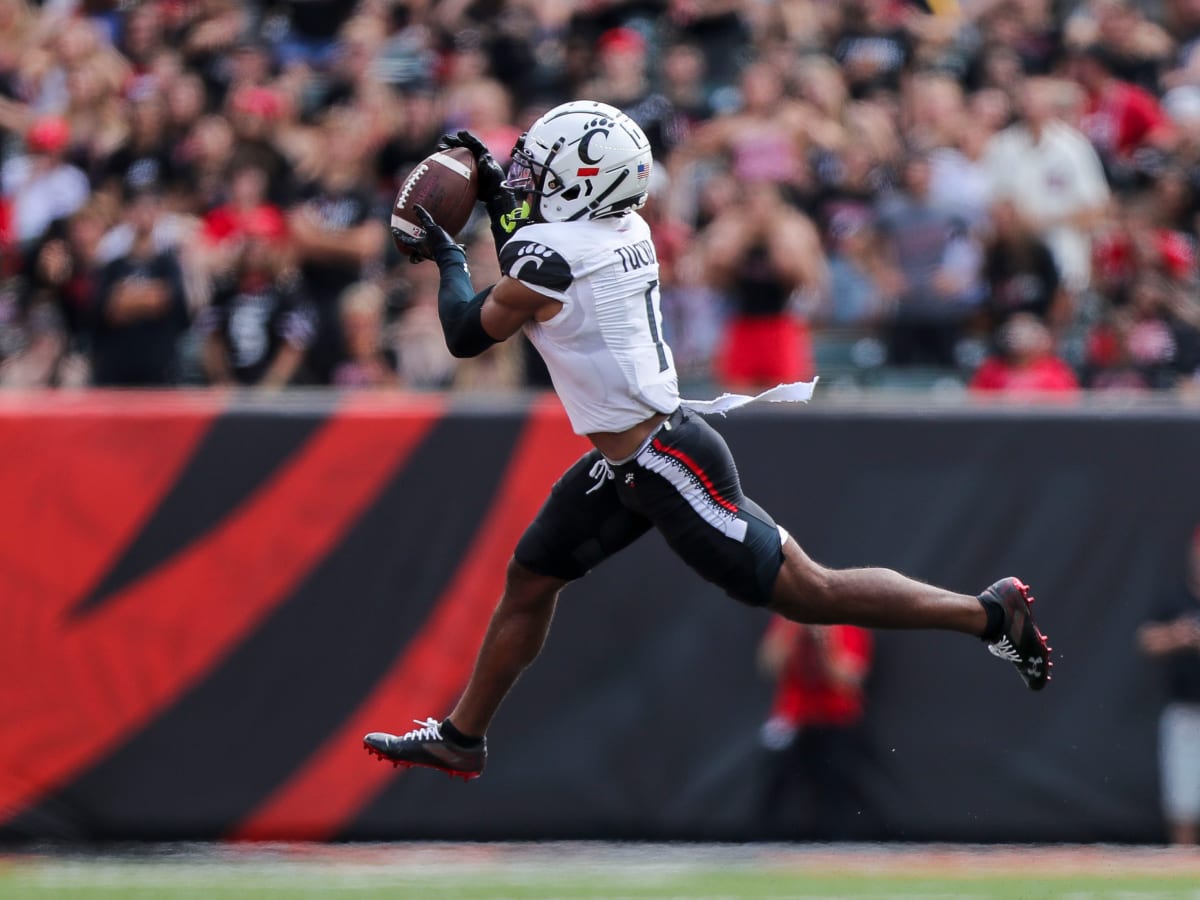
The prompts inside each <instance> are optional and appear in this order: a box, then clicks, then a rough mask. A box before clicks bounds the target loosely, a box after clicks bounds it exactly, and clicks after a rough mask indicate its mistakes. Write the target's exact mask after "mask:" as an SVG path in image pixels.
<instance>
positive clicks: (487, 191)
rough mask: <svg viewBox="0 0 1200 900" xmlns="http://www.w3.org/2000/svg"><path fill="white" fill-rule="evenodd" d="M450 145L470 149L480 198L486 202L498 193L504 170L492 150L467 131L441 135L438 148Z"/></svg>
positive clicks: (446, 147)
mask: <svg viewBox="0 0 1200 900" xmlns="http://www.w3.org/2000/svg"><path fill="white" fill-rule="evenodd" d="M451 147H462V148H464V149H466V150H469V151H471V155H472V156H474V157H475V167H476V169H477V171H478V178H479V199H480V200H482V201H483V202H484V203H487V202H488V201H489V200H491V199H492V198H493V197H495V196H496V195H497V194H499V193H500V190H501V188H502V187H503V185H504V178H505V174H504V170H503V169H502V168H500V163H498V162H496V158H495V157H494V156H492V152H491V151H490V150H488V148H487V146H486V145H485V144H484V143H483V141H481V140H480V139H479V138H477V137H475V135H473V134H471V132H469V131H460V132H459V133H458V134H444V135H442V139H441V140H440V141H438V149H439V150H448V149H450V148H451Z"/></svg>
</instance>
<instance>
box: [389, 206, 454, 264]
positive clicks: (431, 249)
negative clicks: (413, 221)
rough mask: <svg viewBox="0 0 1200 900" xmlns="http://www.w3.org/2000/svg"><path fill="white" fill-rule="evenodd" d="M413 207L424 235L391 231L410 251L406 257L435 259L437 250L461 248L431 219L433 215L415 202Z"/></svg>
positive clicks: (411, 259)
mask: <svg viewBox="0 0 1200 900" xmlns="http://www.w3.org/2000/svg"><path fill="white" fill-rule="evenodd" d="M413 209H414V210H415V211H416V213H417V221H419V222H420V223H421V227H422V228H423V229H425V236H424V237H421V238H414V237H412V236H411V235H408V234H405V233H403V232H400V231H393V232H392V233H393V234H395V235H396V237H398V238H399V239H400V240H401V241H403V242H404V244H405V246H407V247H408V248H409V249H410V250H411V251H412V253H411V254H410V255H409V257H408V258H409V260H410V261H411V262H414V263H419V262H423V261H424V260H427V259H437V258H438V252H439V251H441V250H446V249H449V248H451V247H453V248H455V249H458V250H461V249H462V248H461V247H459V245H458V244H456V243H455V242H454V238H452V237H450V235H449V233H448V232H447V231H446V229H445V228H443V227H442V226H441V225H439V224H438V223H437V222H435V221H434V220H433V216H431V215H430V214H429V212H428V211H427V210H426V209H425V207H423V206H421V204H419V203H417V204H414V205H413Z"/></svg>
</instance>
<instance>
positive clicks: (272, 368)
mask: <svg viewBox="0 0 1200 900" xmlns="http://www.w3.org/2000/svg"><path fill="white" fill-rule="evenodd" d="M252 171H253V170H252ZM237 229H238V230H237V233H236V235H235V236H234V237H231V238H227V239H226V241H225V243H226V244H227V245H229V246H231V248H232V249H231V256H230V257H229V264H228V267H227V268H226V269H225V270H224V271H222V272H220V273H219V275H218V278H217V281H216V284H215V285H214V290H213V296H212V302H211V305H210V306H208V307H207V308H206V309H205V310H204V312H203V314H202V317H201V321H200V323H199V328H200V332H201V334H202V335H203V336H204V338H205V346H204V368H205V373H206V374H207V376H208V379H209V381H210V382H211V383H212V384H218V385H234V384H240V385H259V386H261V387H267V388H281V387H285V386H286V385H288V384H289V383H291V382H292V381H293V379H295V378H296V376H297V374H298V373H299V372H300V370H301V366H302V364H303V362H304V354H305V352H306V351H307V349H308V347H309V345H310V344H311V343H312V341H313V338H314V336H315V334H316V329H317V315H316V311H315V309H314V308H313V305H312V303H311V301H310V300H309V299H308V298H307V297H305V296H304V294H303V292H302V290H301V285H300V278H299V275H298V273H297V272H296V271H295V269H294V268H293V267H291V266H290V265H289V260H288V258H287V245H286V237H287V232H286V229H285V227H284V223H283V219H282V217H281V216H280V215H279V214H278V212H277V211H275V210H273V209H271V208H270V207H256V208H251V209H248V210H246V211H244V212H242V213H241V215H240V217H239V220H238V222H237Z"/></svg>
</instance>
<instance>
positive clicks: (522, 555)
mask: <svg viewBox="0 0 1200 900" xmlns="http://www.w3.org/2000/svg"><path fill="white" fill-rule="evenodd" d="M651 528H657V529H658V530H659V531H660V532H661V533H662V535H663V537H664V538H666V541H667V544H668V545H670V547H671V549H672V550H674V551H675V552H676V553H677V554H678V555H679V556H680V557H681V558H682V559H683V561H684V562H686V563H687V564H688V565H689V566H691V568H692V569H694V570H695V571H696V572H697V573H698V574H699V575H700V576H701V577H702V578H704V579H705V580H706V581H710V582H712V583H713V584H716V585H719V586H720V587H722V588H724V590H725V591H726V592H727V593H728V594H729V595H730V596H732V597H734V598H735V599H737V600H741V601H742V602H744V603H749V604H752V605H755V606H762V605H765V604H766V603H767V601H768V600H770V597H771V589H772V587H773V586H774V584H775V578H776V576H777V575H778V574H779V569H780V566H782V565H783V543H782V539H783V534H782V532H781V530H780V528H779V526H777V525H776V524H775V522H774V520H772V519H771V517H770V516H769V515H767V513H765V512H764V511H763V510H762V509H761V508H760V507H759V506H758V504H756V503H755V502H754V501H753V500H751V499H750V498H748V497H746V496H745V495H744V494H743V493H742V486H741V481H740V480H739V479H738V473H737V466H736V465H735V464H734V461H733V455H732V454H731V453H730V452H729V447H728V446H727V445H726V444H725V439H724V438H722V437H721V435H720V434H718V433H717V432H716V431H715V430H714V429H713V428H712V427H711V426H710V425H709V424H708V423H707V422H705V421H704V420H703V419H702V418H700V416H699V415H697V414H696V413H693V412H691V411H690V410H687V409H684V408H682V407H681V408H680V409H678V410H676V411H675V412H674V413H673V414H672V415H671V416H670V418H668V419H667V421H666V422H664V423H663V424H662V426H661V427H660V428H659V430H658V431H657V432H655V434H654V435H653V436H652V437H651V439H650V440H649V441H648V442H647V443H646V444H645V445H644V446H643V447H642V448H641V449H640V450H639V451H638V452H637V453H636V454H634V455H633V456H632V457H631V458H629V459H628V460H622V461H620V462H619V463H612V464H610V463H608V461H606V460H605V459H604V458H603V457H602V456H601V455H600V453H599V451H596V450H593V451H592V452H590V453H586V454H584V456H583V457H582V458H581V459H580V460H579V461H578V462H576V463H575V464H574V465H573V466H571V468H570V469H568V470H567V471H566V473H565V474H564V475H563V476H562V478H560V479H559V480H558V482H557V483H556V484H555V485H554V488H553V489H552V490H551V492H550V496H549V498H548V499H547V500H546V502H545V504H544V505H543V506H542V509H541V511H540V512H539V513H538V514H537V517H536V518H535V519H534V520H533V522H532V524H530V526H529V528H528V529H527V530H526V531H525V534H524V535H523V536H522V538H521V540H520V542H519V543H518V544H517V550H516V559H517V562H519V563H520V564H521V565H523V566H525V567H526V568H528V569H531V570H532V571H534V572H539V573H541V574H543V575H552V576H554V577H556V578H563V579H566V580H568V581H569V580H573V579H576V578H579V577H581V576H582V575H584V574H585V573H587V572H588V570H590V569H591V568H593V567H594V566H596V565H597V564H598V563H600V562H603V561H604V560H605V559H608V557H610V556H612V555H613V554H614V553H616V552H618V551H619V550H622V549H624V548H625V547H627V546H629V545H630V544H631V543H633V542H634V541H635V540H637V539H638V538H639V537H641V536H642V535H643V534H645V533H646V532H647V531H649V530H650V529H651Z"/></svg>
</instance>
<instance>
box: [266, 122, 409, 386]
mask: <svg viewBox="0 0 1200 900" xmlns="http://www.w3.org/2000/svg"><path fill="white" fill-rule="evenodd" d="M363 128H364V121H363V118H362V116H361V115H359V114H358V113H356V112H355V111H354V110H353V109H352V108H350V107H343V108H337V109H334V110H333V111H331V112H330V113H329V114H328V115H327V116H326V119H325V121H324V123H323V124H322V126H321V128H320V130H319V133H318V135H317V136H316V141H317V144H316V159H315V166H314V168H315V170H316V177H315V178H314V179H313V181H311V182H310V183H309V184H307V185H304V186H303V187H301V189H300V191H299V198H300V201H301V202H300V203H299V204H298V205H297V206H294V207H292V209H291V210H290V211H289V213H288V232H289V236H290V237H289V240H290V241H291V243H292V246H293V248H294V249H295V251H296V253H297V255H298V259H299V263H300V272H301V275H302V276H303V279H304V290H305V291H306V293H307V294H308V295H309V296H310V297H312V298H313V300H314V302H315V303H316V304H317V310H318V314H319V320H320V329H319V332H318V336H317V340H316V342H315V343H314V344H313V346H312V350H311V356H310V363H311V365H312V368H313V373H314V375H315V376H316V378H317V380H318V381H320V382H324V383H328V382H329V380H330V378H331V377H332V374H333V368H334V366H335V365H336V363H337V359H338V356H339V354H340V352H341V351H340V347H341V343H342V341H341V335H340V319H339V315H338V308H337V303H338V298H339V297H340V296H341V295H342V292H343V291H344V290H345V289H346V288H348V287H349V286H350V285H352V284H354V283H355V282H357V281H359V280H360V279H361V278H362V277H363V276H364V275H365V274H366V275H369V274H371V273H370V269H371V267H372V266H377V265H378V264H379V262H380V259H381V256H382V253H383V249H384V240H385V237H386V233H385V232H384V230H383V229H384V225H383V222H384V216H383V214H382V211H381V209H380V206H381V204H380V203H379V201H378V198H377V196H376V194H375V192H374V191H373V190H372V189H371V187H370V182H369V181H368V179H367V175H368V170H367V152H368V147H367V144H366V135H364V134H363Z"/></svg>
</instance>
